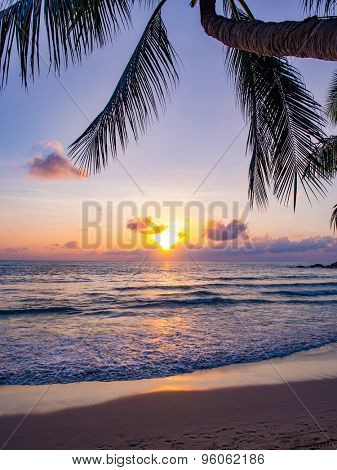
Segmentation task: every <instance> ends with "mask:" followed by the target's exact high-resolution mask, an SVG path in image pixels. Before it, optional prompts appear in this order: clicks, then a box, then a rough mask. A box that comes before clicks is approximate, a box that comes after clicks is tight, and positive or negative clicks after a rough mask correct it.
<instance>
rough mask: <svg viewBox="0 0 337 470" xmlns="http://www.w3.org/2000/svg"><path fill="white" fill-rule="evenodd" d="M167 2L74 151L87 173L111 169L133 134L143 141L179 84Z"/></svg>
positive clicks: (154, 17) (156, 13)
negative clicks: (165, 15)
mask: <svg viewBox="0 0 337 470" xmlns="http://www.w3.org/2000/svg"><path fill="white" fill-rule="evenodd" d="M165 1H166V0H162V1H161V2H160V4H159V5H158V6H157V8H156V9H155V11H154V13H153V15H152V17H151V19H150V21H149V22H148V24H147V26H146V28H145V31H144V33H143V35H142V37H141V38H140V41H139V43H138V45H137V47H136V49H135V51H134V52H133V54H132V56H131V58H130V60H129V62H128V64H127V66H126V68H125V70H124V72H123V74H122V76H121V78H120V80H119V82H118V84H117V86H116V88H115V91H114V93H113V95H112V97H111V98H110V100H109V102H108V104H107V105H106V106H105V108H104V109H103V111H102V112H101V113H100V114H99V115H98V116H97V117H96V119H95V120H94V121H93V122H92V123H91V124H90V126H89V127H88V128H87V129H86V131H85V132H84V133H83V134H82V135H81V136H80V137H79V138H78V139H77V140H76V141H75V142H74V143H73V144H72V145H71V147H70V156H71V157H73V158H74V159H75V161H76V163H78V164H79V166H80V168H81V169H83V170H84V171H86V172H87V173H91V172H92V171H94V172H97V171H99V170H100V169H101V167H105V166H106V164H107V161H108V156H109V153H110V152H111V154H112V156H113V157H116V156H117V150H118V147H119V144H120V146H121V148H122V150H123V151H124V150H125V148H126V146H127V144H128V141H129V134H130V132H131V134H132V135H133V137H134V138H135V140H136V141H137V140H138V138H139V135H140V134H143V133H144V132H145V131H146V130H147V128H148V126H149V124H151V122H152V121H153V118H158V106H159V108H162V109H164V108H165V105H166V101H167V98H168V97H169V96H170V92H171V89H172V87H174V86H175V85H176V84H177V81H178V74H177V55H176V52H175V50H174V48H173V47H172V45H171V44H170V42H169V40H168V37H167V32H166V28H165V25H164V23H163V21H162V18H161V7H162V6H163V4H164V3H165Z"/></svg>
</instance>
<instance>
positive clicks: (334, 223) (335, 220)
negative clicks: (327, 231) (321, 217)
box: [330, 204, 337, 232]
mask: <svg viewBox="0 0 337 470" xmlns="http://www.w3.org/2000/svg"><path fill="white" fill-rule="evenodd" d="M330 226H331V228H332V229H333V230H334V232H335V231H336V230H337V204H336V205H335V206H334V208H333V212H332V214H331V219H330Z"/></svg>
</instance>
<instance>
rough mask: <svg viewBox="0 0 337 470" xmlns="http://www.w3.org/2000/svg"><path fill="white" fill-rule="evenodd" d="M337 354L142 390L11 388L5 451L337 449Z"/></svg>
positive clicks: (4, 414) (115, 386) (2, 397)
mask: <svg viewBox="0 0 337 470" xmlns="http://www.w3.org/2000/svg"><path fill="white" fill-rule="evenodd" d="M336 358H337V348H336V345H330V346H327V347H323V348H319V349H317V350H311V351H307V352H301V353H297V354H294V355H292V356H288V357H285V358H279V359H274V360H273V361H262V362H260V363H252V364H241V365H236V366H227V367H222V368H219V369H213V370H209V371H200V372H195V373H192V374H185V375H181V376H177V377H168V378H163V379H153V380H143V381H135V382H132V381H130V382H120V383H118V382H115V383H113V382H110V383H103V382H102V383H97V382H96V383H79V384H67V385H49V386H5V387H2V388H1V389H0V405H1V417H0V440H1V444H2V446H4V448H6V449H301V448H308V449H320V448H322V449H324V448H330V449H331V448H332V449H333V448H335V447H336V446H337V407H336V396H337V361H336Z"/></svg>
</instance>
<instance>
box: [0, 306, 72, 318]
mask: <svg viewBox="0 0 337 470" xmlns="http://www.w3.org/2000/svg"><path fill="white" fill-rule="evenodd" d="M55 313H56V314H63V315H76V314H78V313H81V310H79V309H77V308H72V307H47V308H25V309H7V310H6V309H5V310H0V316H2V315H43V314H45V315H48V314H55Z"/></svg>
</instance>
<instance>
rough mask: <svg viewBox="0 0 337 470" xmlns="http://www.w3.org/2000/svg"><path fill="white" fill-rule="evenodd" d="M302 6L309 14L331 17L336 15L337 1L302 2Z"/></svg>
mask: <svg viewBox="0 0 337 470" xmlns="http://www.w3.org/2000/svg"><path fill="white" fill-rule="evenodd" d="M302 4H303V7H304V9H305V10H306V11H308V12H312V13H316V14H320V13H323V14H324V15H325V16H329V15H331V14H332V15H333V14H335V12H336V5H337V0H302Z"/></svg>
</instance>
